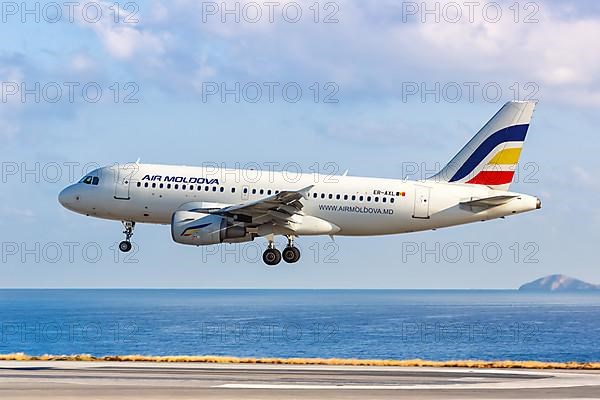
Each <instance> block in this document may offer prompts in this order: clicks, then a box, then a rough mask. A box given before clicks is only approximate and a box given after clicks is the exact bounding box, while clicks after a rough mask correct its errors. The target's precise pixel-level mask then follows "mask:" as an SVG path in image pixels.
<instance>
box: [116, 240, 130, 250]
mask: <svg viewBox="0 0 600 400" xmlns="http://www.w3.org/2000/svg"><path fill="white" fill-rule="evenodd" d="M119 250H121V251H122V252H123V253H127V252H129V251H130V250H131V242H130V241H129V240H123V241H122V242H121V243H119Z"/></svg>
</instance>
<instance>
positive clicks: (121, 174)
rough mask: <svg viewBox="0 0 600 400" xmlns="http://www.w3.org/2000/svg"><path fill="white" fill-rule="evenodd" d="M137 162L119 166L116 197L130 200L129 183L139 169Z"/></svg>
mask: <svg viewBox="0 0 600 400" xmlns="http://www.w3.org/2000/svg"><path fill="white" fill-rule="evenodd" d="M137 167H138V166H137V164H126V165H123V166H119V167H118V168H117V171H118V172H117V179H116V182H115V199H119V200H129V199H130V197H129V185H130V184H131V177H132V176H133V173H134V172H135V171H136V170H137Z"/></svg>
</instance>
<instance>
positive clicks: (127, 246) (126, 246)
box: [119, 221, 135, 253]
mask: <svg viewBox="0 0 600 400" xmlns="http://www.w3.org/2000/svg"><path fill="white" fill-rule="evenodd" d="M122 222H123V227H124V228H125V229H124V230H123V233H124V234H125V240H123V241H122V242H121V243H119V250H121V251H122V252H123V253H127V252H128V251H130V250H131V247H132V246H131V237H132V236H133V228H135V222H133V221H122Z"/></svg>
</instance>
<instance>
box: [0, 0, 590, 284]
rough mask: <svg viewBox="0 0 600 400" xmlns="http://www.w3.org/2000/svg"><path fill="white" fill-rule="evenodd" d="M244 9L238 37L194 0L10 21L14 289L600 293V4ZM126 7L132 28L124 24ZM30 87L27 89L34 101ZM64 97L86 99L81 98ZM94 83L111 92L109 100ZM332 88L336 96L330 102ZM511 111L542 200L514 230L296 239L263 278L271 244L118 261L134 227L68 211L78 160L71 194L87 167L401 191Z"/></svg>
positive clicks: (151, 232)
mask: <svg viewBox="0 0 600 400" xmlns="http://www.w3.org/2000/svg"><path fill="white" fill-rule="evenodd" d="M227 3H228V7H230V9H233V8H234V7H235V2H233V1H230V2H227ZM248 3H250V2H246V1H244V2H241V3H239V8H240V21H239V22H235V20H234V17H235V16H232V15H226V14H225V15H223V14H222V10H218V11H216V13H214V11H215V10H214V8H213V9H211V8H207V7H211V6H212V5H214V4H217V6H220V4H221V2H217V3H210V2H204V3H202V2H193V1H186V0H180V1H168V2H167V1H152V2H145V1H144V2H133V3H131V4H133V6H132V5H129V6H127V7H126V5H125V3H120V6H121V7H123V9H121V10H120V13H119V15H120V18H121V21H119V22H116V23H115V21H114V9H109V8H108V7H110V4H108V5H107V4H104V3H101V2H95V3H94V2H92V4H91V5H90V6H88V7H101V8H102V9H103V16H102V17H101V18H100V19H99V21H97V22H90V21H86V19H85V18H84V16H83V15H84V14H83V8H84V5H85V3H84V2H82V3H81V4H80V5H79V6H77V7H76V8H75V10H74V18H73V21H72V22H71V21H69V20H68V17H67V16H66V15H63V18H61V19H60V20H59V21H58V22H56V23H50V22H48V21H46V19H49V18H50V17H52V15H53V14H52V15H50V14H48V15H44V14H43V12H42V9H43V4H45V3H40V4H41V5H40V21H39V22H36V21H35V20H34V17H33V16H31V15H29V14H23V10H21V9H20V7H21V5H20V3H19V4H17V7H18V8H19V9H18V10H16V11H15V10H14V9H12V10H6V9H3V10H2V16H1V17H2V22H1V23H0V35H1V37H2V38H3V41H2V47H1V48H0V82H2V84H3V86H2V88H1V89H0V90H1V92H2V93H0V94H2V99H1V102H0V139H1V140H2V144H3V145H2V146H1V148H0V154H1V156H2V177H1V178H2V179H1V185H2V190H1V191H0V200H1V205H0V228H1V232H2V233H0V237H1V242H2V246H3V247H2V269H3V274H2V276H3V278H2V281H1V282H0V286H2V287H277V288H280V287H310V288H312V287H343V288H346V287H352V288H354V287H359V288H360V287H368V288H388V287H389V288H509V287H516V286H518V285H520V284H521V283H523V282H525V281H527V280H532V279H535V278H537V277H539V276H542V275H545V274H550V273H565V274H568V275H572V276H575V277H579V278H582V279H585V280H589V281H593V282H600V272H599V271H598V269H597V268H596V267H597V257H596V255H597V251H596V249H595V243H596V242H597V239H598V233H597V229H596V226H597V224H598V223H600V208H599V207H598V204H599V201H600V178H599V177H598V173H597V171H598V170H600V168H599V167H600V161H599V159H598V157H597V154H596V153H597V151H598V147H599V146H598V144H599V143H598V137H597V133H598V129H597V126H598V123H599V122H600V114H599V113H598V110H599V109H600V44H599V43H598V40H597V38H598V37H600V13H599V7H598V5H597V3H596V2H592V1H588V2H584V1H577V2H575V1H555V2H534V3H532V4H534V6H531V5H527V4H529V3H528V2H522V3H518V9H519V13H518V14H516V11H515V9H514V8H512V9H511V8H510V7H511V6H513V4H514V1H511V2H506V3H503V2H500V3H498V4H500V6H501V12H502V14H501V17H499V18H497V19H495V18H492V17H493V15H492V14H487V15H484V14H482V10H483V9H484V8H485V9H486V10H488V11H490V9H489V6H486V3H485V2H482V3H481V4H480V6H479V7H477V8H475V10H474V13H473V19H472V20H469V18H468V17H467V16H466V13H467V12H468V10H467V9H466V8H465V7H464V5H463V7H462V9H461V10H460V11H461V12H462V13H463V15H462V18H460V19H459V20H457V21H455V17H456V14H452V13H451V11H452V10H450V9H448V8H444V5H445V4H446V5H447V3H444V2H442V3H440V4H439V5H438V6H437V7H438V11H439V13H438V14H439V15H438V16H437V17H438V21H436V20H435V17H436V15H435V14H424V13H423V9H418V10H416V11H415V10H414V9H407V8H406V7H407V2H404V3H402V2H395V1H360V2H359V1H336V2H333V4H334V5H333V6H332V5H326V2H322V3H319V7H320V9H319V16H318V17H319V18H318V22H315V20H314V18H315V13H314V9H311V8H310V7H311V5H312V4H313V3H314V2H312V1H311V2H306V3H304V2H297V3H294V4H292V5H291V6H287V7H292V6H293V7H296V8H300V9H301V10H302V18H301V19H300V21H298V22H296V23H292V22H290V21H289V19H290V15H292V16H293V14H285V16H284V14H283V11H282V10H283V9H284V6H285V5H286V4H287V3H291V2H281V3H280V5H279V6H278V7H277V8H276V9H275V10H274V18H273V21H272V22H270V21H269V19H268V12H267V9H266V8H264V7H263V8H262V9H261V10H262V12H263V14H262V18H261V19H260V20H259V21H258V22H251V21H250V19H251V18H253V14H244V13H243V11H241V10H242V9H245V10H246V11H247V12H248V13H249V12H250V11H249V10H250V9H249V8H247V7H249V6H248ZM27 4H28V7H30V8H31V9H33V8H34V6H35V3H34V2H28V3H27ZM254 4H258V5H259V6H260V5H264V3H262V2H256V3H254ZM415 4H417V6H419V7H422V4H421V2H417V3H415ZM458 4H459V5H461V4H463V3H460V2H459V3H458ZM133 7H135V8H133ZM244 7H246V8H244ZM403 7H404V8H403ZM427 7H428V9H429V10H435V7H436V6H435V2H427ZM486 7H487V8H486ZM125 8H126V9H125ZM94 9H95V8H94ZM92 10H93V9H92ZM132 10H137V12H136V14H135V17H134V18H136V19H137V20H138V21H137V22H135V21H128V22H125V21H123V18H124V17H125V16H127V15H129V13H130V12H131V11H132ZM287 10H288V11H289V10H292V9H291V8H288V9H287ZM63 11H64V10H63ZM88 11H89V10H88ZM209 11H213V12H212V13H211V12H209ZM492 11H493V10H492ZM15 12H16V14H15ZM90 12H91V11H90ZM88 16H89V15H88ZM326 16H329V17H330V19H332V20H333V19H337V22H335V21H331V22H332V23H324V21H323V20H324V18H325V17H326ZM44 17H46V18H44ZM23 18H24V19H25V22H22V19H23ZM222 18H225V22H223V21H222ZM286 18H287V19H288V20H286ZM423 18H424V20H423ZM526 20H527V22H525V21H526ZM536 21H537V22H536ZM69 82H71V83H69ZM15 83H17V84H18V87H19V92H17V93H16V94H11V93H12V92H11V90H12V89H14V86H11V85H14V84H15ZM36 83H39V89H37V88H36ZM236 83H239V84H240V87H244V85H250V86H246V87H247V88H249V90H250V89H251V88H252V87H253V86H257V85H258V86H259V87H261V88H262V89H263V93H262V97H260V99H259V100H258V101H257V102H251V101H249V99H251V98H253V96H254V95H253V92H251V91H249V92H246V93H245V94H241V95H240V101H239V102H236V101H235V96H234V95H231V94H230V95H227V96H226V97H225V99H224V101H222V99H221V98H220V95H219V94H220V93H219V94H216V95H207V93H206V91H205V90H206V88H207V85H214V84H216V85H221V84H224V85H225V86H226V87H227V88H230V89H231V88H234V87H235V84H236ZM269 83H270V84H271V85H275V86H274V87H275V88H276V89H275V91H274V97H273V100H272V101H269V99H268V95H267V93H268V92H267V91H266V89H265V88H266V87H267V85H268V84H269ZM315 83H317V86H318V87H319V92H318V95H317V101H315V91H316V89H315V88H316V86H314V84H315ZM286 84H287V85H288V86H289V85H291V86H293V87H299V88H300V89H301V90H302V96H300V98H299V101H297V102H292V101H291V100H290V99H289V97H288V98H287V99H286V97H285V95H284V93H282V89H281V88H283V87H284V86H285V85H286ZM21 85H25V88H28V89H29V90H30V93H29V94H27V95H25V97H24V98H22V96H21V95H22V93H21V89H22V86H21ZM67 85H75V86H73V87H74V88H75V89H74V92H73V100H72V101H70V99H69V98H68V91H67V87H68V86H67ZM85 85H88V86H92V89H94V88H98V87H99V88H100V89H101V90H102V95H101V96H100V97H99V99H98V101H97V102H94V103H92V102H91V100H90V99H91V98H92V97H94V94H93V92H92V94H91V95H90V94H89V93H88V97H87V98H86V97H85V96H84V94H83V93H82V91H81V88H82V87H84V86H85ZM327 85H328V86H327ZM57 86H58V87H60V88H61V89H62V94H61V95H60V96H58V95H56V94H55V92H52V90H54V89H56V87H57ZM469 87H471V88H473V91H472V92H469V89H468V88H469ZM116 88H118V93H117V92H116ZM457 88H459V89H460V92H459V91H457ZM483 88H486V90H487V91H485V92H484V90H483ZM498 89H499V90H500V91H499V92H498ZM203 90H204V91H203ZM415 90H416V91H415ZM517 93H518V94H517ZM36 94H39V96H40V99H39V102H36V98H35V96H36ZM328 94H329V95H331V98H330V100H337V101H335V102H329V101H325V100H326V95H328ZM127 95H131V98H130V100H131V99H132V100H135V101H136V102H125V101H124V100H125V99H126V96H127ZM115 96H116V97H115ZM515 97H519V98H535V99H538V100H539V104H538V107H537V110H536V113H535V115H534V121H533V125H532V127H531V129H530V132H529V135H528V138H527V142H526V144H525V149H524V151H523V155H522V158H521V161H522V165H521V168H520V170H519V181H518V182H517V183H516V184H514V185H513V187H512V189H514V190H516V191H521V192H525V193H530V194H534V195H537V196H539V197H541V198H542V200H543V205H544V206H543V209H542V210H541V211H540V212H535V213H530V214H526V215H521V216H518V217H515V218H507V219H506V220H498V221H492V222H487V223H481V224H474V225H469V226H464V227H458V228H453V229H444V230H438V231H436V232H427V233H418V234H410V235H403V236H389V237H378V238H341V237H340V238H336V240H335V242H334V243H333V244H332V243H331V240H330V239H329V238H316V239H315V238H302V239H301V240H299V241H298V244H299V245H300V246H301V248H302V249H303V251H304V253H303V259H302V260H301V261H300V262H299V263H298V264H297V265H294V266H289V265H281V266H280V267H279V268H276V269H269V268H266V267H265V266H263V264H262V262H261V261H260V260H258V259H257V257H256V254H258V252H259V251H261V249H262V248H263V246H264V242H263V241H262V240H258V241H256V242H255V243H252V244H249V245H247V246H241V247H234V248H233V250H230V251H229V252H224V251H223V250H220V249H216V248H206V249H198V248H192V247H185V246H181V245H176V244H174V243H172V241H171V238H170V233H169V229H168V227H166V226H139V227H137V229H136V232H135V236H134V241H135V242H136V244H137V245H138V246H139V249H138V250H137V252H136V253H135V255H134V256H133V258H132V259H128V260H124V259H123V257H122V256H120V255H118V253H116V252H115V251H114V246H115V243H117V242H118V241H119V240H121V236H122V235H121V227H120V224H118V223H115V222H110V221H102V220H95V219H90V218H85V217H83V216H80V215H76V214H73V213H70V212H68V211H67V210H64V209H62V208H61V207H60V205H59V204H58V203H57V201H56V196H57V194H58V192H59V191H60V189H61V188H62V187H64V186H65V185H67V184H68V183H69V181H70V179H69V172H70V171H71V170H70V168H69V167H68V166H69V165H73V169H72V170H73V171H74V173H75V175H76V178H78V177H79V176H80V175H82V174H83V173H84V172H85V171H84V169H85V167H86V166H90V165H91V166H93V165H103V164H111V163H115V162H127V161H133V160H135V159H137V158H138V157H140V158H141V159H142V161H143V162H152V163H170V164H188V165H200V164H203V163H219V164H221V163H224V164H225V165H227V166H230V167H235V166H236V163H239V164H240V165H242V166H243V165H250V163H258V164H259V165H269V163H278V164H277V165H280V166H281V167H282V168H284V166H285V165H286V164H287V165H291V164H289V163H294V164H293V165H300V166H301V167H302V168H303V169H304V170H306V171H308V170H310V169H311V168H313V169H314V168H315V166H316V165H318V166H319V167H318V168H319V169H320V170H322V171H324V172H327V170H325V168H326V166H327V165H331V164H328V163H332V164H333V165H335V166H336V168H337V169H338V170H339V171H340V172H343V171H344V170H346V169H349V171H350V174H353V175H365V176H383V177H390V178H401V177H403V175H406V174H407V173H409V172H413V171H414V168H415V167H417V168H418V171H417V172H416V173H411V177H421V176H422V175H426V172H424V171H423V170H428V171H432V170H433V169H435V166H436V165H438V166H439V165H443V164H444V163H445V162H447V161H448V160H449V159H450V158H451V157H452V156H453V155H454V154H455V153H456V152H457V151H458V150H459V149H460V147H461V146H462V145H463V144H464V143H465V142H466V141H467V140H468V139H469V138H470V137H471V136H472V135H473V134H474V133H475V132H476V131H477V130H478V129H479V128H480V127H481V125H482V124H483V123H484V122H485V121H487V119H489V117H490V116H491V115H493V114H494V112H495V111H496V110H497V109H498V108H499V107H500V106H501V105H502V104H503V102H505V101H507V100H510V99H513V98H515ZM53 99H57V101H56V102H52V100H53ZM57 170H58V171H59V173H60V175H59V177H58V178H57V179H54V177H55V175H56V174H55V172H56V171H57ZM27 171H34V172H29V173H28V172H27ZM71 242H73V243H74V244H70V243H71ZM71 248H72V249H73V252H72V253H71V252H70V250H69V249H71ZM84 249H85V250H84ZM469 249H474V250H473V252H472V253H470V250H469ZM483 249H485V250H483ZM98 250H99V251H100V252H101V254H100V255H99V256H97V255H95V253H94V251H96V252H97V251H98ZM497 250H500V251H501V256H499V257H498V256H497V254H496V252H497ZM86 252H87V253H86ZM215 252H216V253H215ZM459 252H460V254H459ZM115 257H116V258H115Z"/></svg>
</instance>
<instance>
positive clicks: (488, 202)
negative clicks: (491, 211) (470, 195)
mask: <svg viewBox="0 0 600 400" xmlns="http://www.w3.org/2000/svg"><path fill="white" fill-rule="evenodd" d="M516 197H518V196H514V195H503V196H492V197H485V198H483V199H474V200H469V201H462V202H461V203H460V206H461V207H463V208H468V209H470V211H482V210H484V209H487V208H492V207H496V206H500V205H502V204H506V203H508V202H509V201H511V200H512V199H514V198H516Z"/></svg>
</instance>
